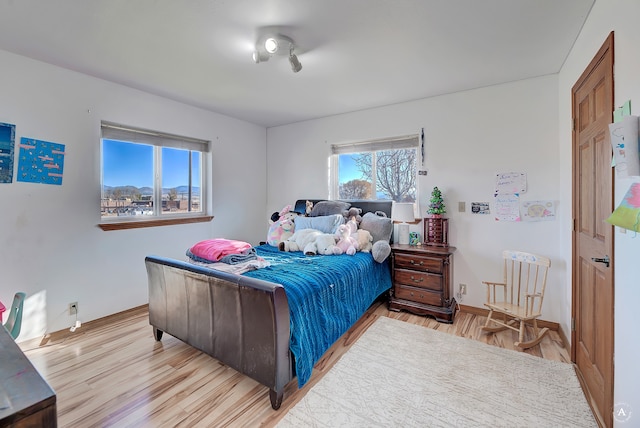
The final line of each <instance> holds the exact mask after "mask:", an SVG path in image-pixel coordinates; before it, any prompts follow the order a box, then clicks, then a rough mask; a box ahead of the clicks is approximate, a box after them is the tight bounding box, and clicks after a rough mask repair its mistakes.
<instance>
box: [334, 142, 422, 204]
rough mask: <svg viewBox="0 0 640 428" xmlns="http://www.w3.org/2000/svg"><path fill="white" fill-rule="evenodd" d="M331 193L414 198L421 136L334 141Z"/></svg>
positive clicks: (402, 199) (353, 196)
mask: <svg viewBox="0 0 640 428" xmlns="http://www.w3.org/2000/svg"><path fill="white" fill-rule="evenodd" d="M331 149H332V156H331V197H332V198H336V199H346V200H353V199H387V200H388V199H391V200H393V201H395V202H415V200H416V171H417V158H418V136H417V135H410V136H404V137H398V138H391V139H384V140H376V141H368V142H362V143H353V144H340V145H333V146H332V147H331Z"/></svg>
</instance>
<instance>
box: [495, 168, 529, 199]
mask: <svg viewBox="0 0 640 428" xmlns="http://www.w3.org/2000/svg"><path fill="white" fill-rule="evenodd" d="M526 191H527V174H526V173H524V172H499V173H497V174H496V189H495V192H494V193H495V194H496V195H505V194H513V193H525V192H526Z"/></svg>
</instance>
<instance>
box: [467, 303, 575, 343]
mask: <svg viewBox="0 0 640 428" xmlns="http://www.w3.org/2000/svg"><path fill="white" fill-rule="evenodd" d="M459 307H460V312H467V313H469V314H474V315H479V316H481V317H486V316H488V315H489V310H488V309H485V308H478V307H475V306H467V305H460V306H459ZM538 327H543V328H544V327H546V328H548V329H549V330H553V331H561V330H560V324H558V323H557V322H553V321H545V320H540V319H539V320H538ZM563 341H564V338H563Z"/></svg>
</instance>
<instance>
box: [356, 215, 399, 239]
mask: <svg viewBox="0 0 640 428" xmlns="http://www.w3.org/2000/svg"><path fill="white" fill-rule="evenodd" d="M360 229H364V230H368V231H369V233H371V236H373V242H374V243H375V242H378V241H386V242H389V240H390V239H391V234H392V233H393V221H392V220H391V219H390V218H389V217H380V216H379V215H376V214H374V213H371V212H369V213H366V214H365V215H363V216H362V221H361V222H360Z"/></svg>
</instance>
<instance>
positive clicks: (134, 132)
mask: <svg viewBox="0 0 640 428" xmlns="http://www.w3.org/2000/svg"><path fill="white" fill-rule="evenodd" d="M208 148H209V143H208V142H207V141H203V140H197V139H193V138H188V137H181V136H177V135H170V134H164V133H160V132H155V131H149V130H143V129H136V128H131V127H128V126H123V125H117V124H114V123H109V122H102V139H101V154H102V155H101V167H102V183H101V186H102V196H101V202H100V212H101V218H102V220H103V221H104V222H110V221H119V222H122V221H140V220H155V219H163V218H180V217H193V216H202V215H203V210H204V207H206V200H205V197H206V194H207V189H206V186H205V180H204V178H205V171H204V167H205V157H206V154H207V152H208Z"/></svg>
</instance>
